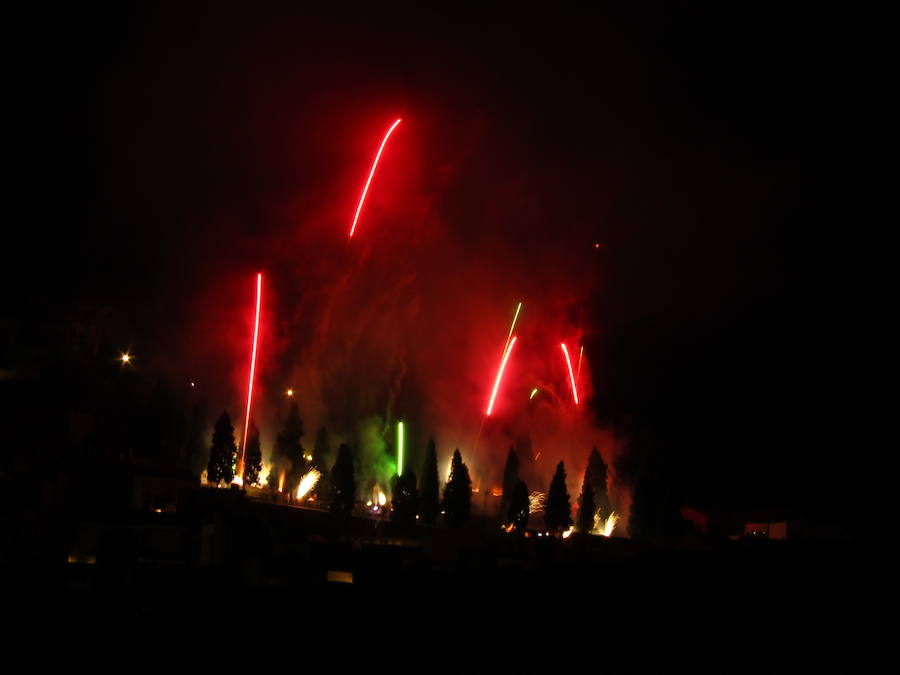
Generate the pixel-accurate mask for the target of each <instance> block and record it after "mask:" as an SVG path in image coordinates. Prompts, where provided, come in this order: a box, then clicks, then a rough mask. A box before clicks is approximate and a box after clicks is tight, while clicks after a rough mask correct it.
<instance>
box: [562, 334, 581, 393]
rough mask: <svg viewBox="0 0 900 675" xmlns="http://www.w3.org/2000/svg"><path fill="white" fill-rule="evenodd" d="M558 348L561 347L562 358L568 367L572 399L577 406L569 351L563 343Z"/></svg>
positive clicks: (576, 390)
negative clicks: (564, 358)
mask: <svg viewBox="0 0 900 675" xmlns="http://www.w3.org/2000/svg"><path fill="white" fill-rule="evenodd" d="M559 346H560V347H562V350H563V356H565V357H566V365H567V366H568V367H569V379H570V380H571V381H572V397H573V398H574V399H575V405H578V389H577V388H576V387H575V373H573V372H572V362H571V361H570V360H569V350H568V349H566V343H565V342H560V343H559Z"/></svg>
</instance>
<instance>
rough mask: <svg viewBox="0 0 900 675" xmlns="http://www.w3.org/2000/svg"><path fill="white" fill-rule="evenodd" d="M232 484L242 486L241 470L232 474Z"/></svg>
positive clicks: (242, 474) (242, 475)
mask: <svg viewBox="0 0 900 675" xmlns="http://www.w3.org/2000/svg"><path fill="white" fill-rule="evenodd" d="M231 484H232V485H239V486H241V487H243V486H244V472H243V470H242V471H240V472H239V473H236V474H234V478H232V479H231Z"/></svg>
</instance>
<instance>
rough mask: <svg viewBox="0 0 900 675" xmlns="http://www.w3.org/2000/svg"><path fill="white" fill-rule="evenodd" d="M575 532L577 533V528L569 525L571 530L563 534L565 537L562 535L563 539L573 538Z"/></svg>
mask: <svg viewBox="0 0 900 675" xmlns="http://www.w3.org/2000/svg"><path fill="white" fill-rule="evenodd" d="M574 531H575V527H574V526H572V525H569V529H568V530H566V531H565V532H563V535H562V537H563V539H568V538H569V537H571V536H572V532H574Z"/></svg>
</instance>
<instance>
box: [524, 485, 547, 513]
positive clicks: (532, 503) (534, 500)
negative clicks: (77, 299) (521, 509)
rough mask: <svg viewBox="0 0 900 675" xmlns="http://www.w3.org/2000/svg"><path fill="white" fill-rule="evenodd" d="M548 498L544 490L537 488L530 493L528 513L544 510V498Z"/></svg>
mask: <svg viewBox="0 0 900 675" xmlns="http://www.w3.org/2000/svg"><path fill="white" fill-rule="evenodd" d="M546 498H547V495H545V494H544V493H543V492H538V491H537V490H535V491H534V492H532V493H531V494H530V495H528V513H540V512H541V511H543V510H544V499H546Z"/></svg>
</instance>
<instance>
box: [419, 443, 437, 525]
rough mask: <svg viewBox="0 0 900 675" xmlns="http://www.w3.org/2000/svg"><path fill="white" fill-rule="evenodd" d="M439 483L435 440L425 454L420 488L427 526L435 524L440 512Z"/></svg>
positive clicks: (423, 514) (424, 519) (423, 518)
mask: <svg viewBox="0 0 900 675" xmlns="http://www.w3.org/2000/svg"><path fill="white" fill-rule="evenodd" d="M439 488H440V484H439V482H438V465H437V450H435V447H434V439H431V440H429V441H428V449H427V450H426V452H425V464H424V465H423V467H422V482H421V484H420V486H419V491H420V494H421V508H422V520H423V521H425V524H426V525H431V524H432V523H434V521H435V519H436V518H437V516H438V511H440V508H441V505H440V499H439Z"/></svg>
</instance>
